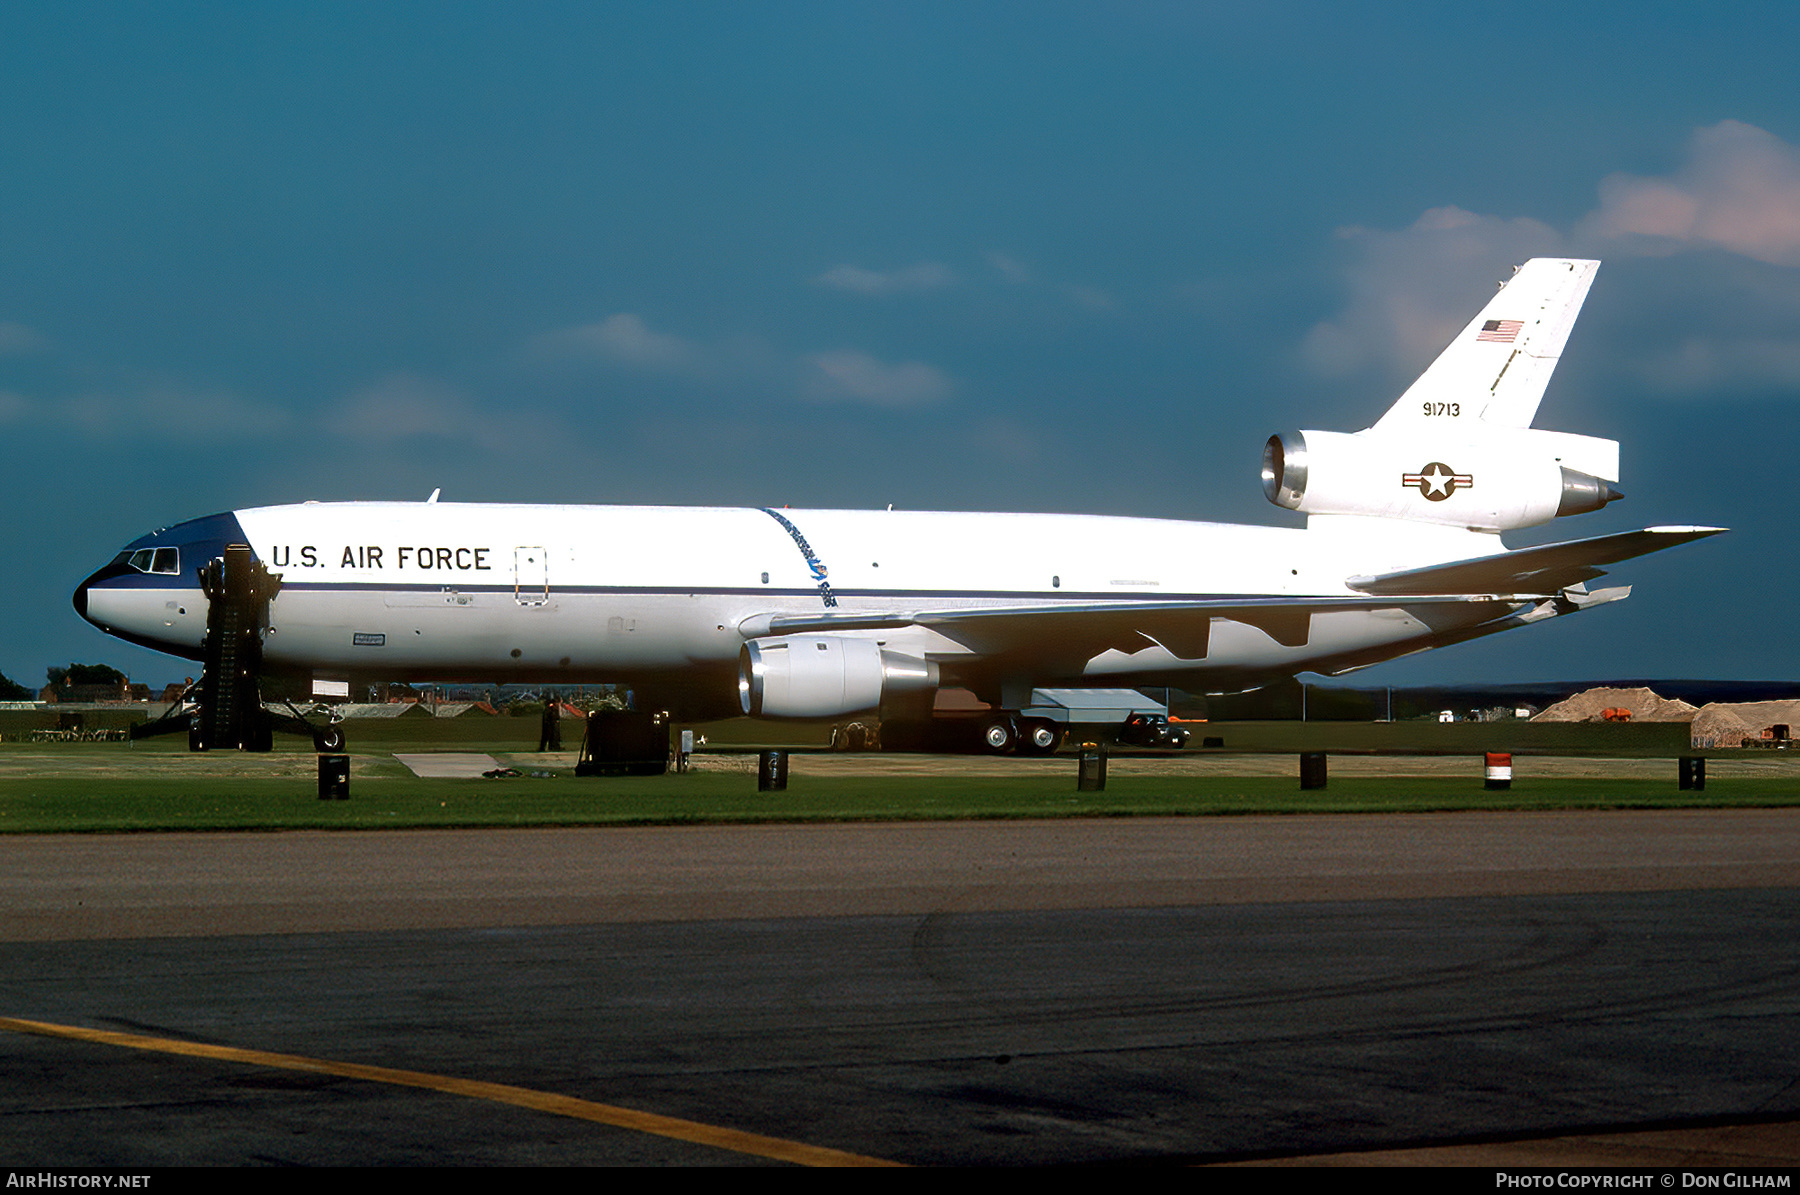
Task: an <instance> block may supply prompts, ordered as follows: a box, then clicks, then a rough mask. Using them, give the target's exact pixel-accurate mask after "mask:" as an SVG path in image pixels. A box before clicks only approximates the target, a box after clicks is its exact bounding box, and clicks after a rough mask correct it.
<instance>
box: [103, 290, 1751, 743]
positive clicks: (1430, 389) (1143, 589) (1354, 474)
mask: <svg viewBox="0 0 1800 1195" xmlns="http://www.w3.org/2000/svg"><path fill="white" fill-rule="evenodd" d="M1599 264H1600V263H1598V262H1594V261H1574V260H1563V259H1554V258H1537V259H1533V260H1531V261H1528V262H1526V263H1525V264H1524V265H1523V266H1521V267H1519V268H1518V269H1517V271H1516V272H1515V273H1514V276H1513V277H1512V279H1511V280H1510V281H1508V282H1507V283H1505V284H1504V285H1503V286H1502V287H1501V289H1500V291H1499V293H1498V294H1496V295H1495V296H1494V298H1493V299H1492V300H1491V301H1490V302H1489V303H1488V304H1487V306H1486V307H1485V308H1483V309H1482V311H1481V314H1479V315H1478V316H1476V317H1475V319H1474V320H1473V321H1472V322H1471V323H1470V324H1469V325H1468V327H1466V328H1464V329H1463V330H1462V332H1460V333H1459V334H1458V335H1457V336H1456V338H1455V339H1454V340H1453V341H1452V342H1451V343H1450V346H1449V347H1448V348H1447V349H1445V350H1444V352H1443V354H1442V355H1441V356H1439V357H1438V358H1437V360H1436V361H1434V362H1433V363H1432V365H1431V367H1430V368H1429V369H1427V370H1426V371H1425V373H1424V374H1423V375H1422V376H1421V377H1420V378H1419V380H1418V381H1416V382H1414V383H1413V385H1412V387H1411V388H1410V389H1408V390H1407V391H1406V393H1405V394H1403V395H1402V396H1401V397H1400V399H1399V401H1398V402H1396V403H1395V404H1394V405H1393V407H1392V408H1391V409H1389V410H1388V412H1387V413H1386V414H1385V415H1383V416H1382V417H1381V418H1380V419H1379V420H1378V421H1377V422H1376V423H1375V424H1374V426H1372V427H1369V428H1366V429H1364V430H1363V431H1360V432H1356V433H1354V434H1344V433H1338V432H1320V431H1305V432H1299V433H1290V434H1286V435H1279V436H1274V437H1271V438H1270V439H1269V441H1268V443H1267V445H1266V446H1265V447H1264V449H1263V465H1262V483H1263V491H1264V493H1265V494H1266V495H1267V496H1268V498H1269V500H1270V501H1271V502H1274V503H1275V504H1277V505H1279V506H1284V507H1287V508H1289V509H1291V510H1297V511H1300V512H1301V513H1303V514H1305V515H1307V516H1308V518H1307V523H1306V526H1305V528H1304V529H1295V528H1272V527H1249V526H1232V525H1223V524H1215V523H1188V522H1175V521H1171V520H1162V519H1131V518H1109V517H1099V516H1092V515H1040V514H974V513H927V512H914V511H896V510H891V509H890V510H885V511H884V510H873V511H861V510H789V509H785V508H782V509H775V508H763V509H714V508H700V507H694V508H689V507H632V506H527V505H498V504H474V503H470V504H463V503H450V502H437V501H436V495H435V494H434V495H432V500H430V501H426V502H417V503H406V502H330V503H314V502H308V503H304V504H301V505H295V506H272V507H261V508H257V509H249V510H239V511H235V512H231V513H227V514H216V515H211V516H208V517H205V518H199V519H193V520H190V521H188V522H184V523H178V524H175V525H174V526H172V527H167V528H165V529H163V530H160V531H154V532H152V533H150V534H149V535H145V536H143V537H142V538H140V539H137V540H134V541H133V542H131V543H130V544H128V545H126V547H125V548H124V550H122V551H121V552H119V553H118V555H117V556H116V557H115V558H114V559H113V560H112V562H111V563H109V564H107V565H106V566H105V567H104V568H101V569H100V570H99V571H98V572H96V573H94V574H93V575H92V576H91V577H89V578H88V579H87V580H86V581H84V582H83V583H82V584H81V586H80V588H79V589H77V590H76V592H75V597H74V602H75V608H76V610H77V611H79V612H80V613H81V615H82V617H84V618H86V619H87V620H88V621H89V622H92V623H93V624H94V625H95V626H97V627H99V628H100V629H101V630H103V631H106V632H107V633H109V634H112V635H116V636H118V637H119V638H122V639H126V640H128V641H130V642H132V643H137V644H141V645H144V646H147V647H151V648H155V649H157V650H159V651H164V652H168V653H170V654H173V655H177V656H185V657H187V658H190V659H201V658H203V640H204V638H205V633H206V620H207V601H208V599H207V596H206V594H205V593H204V592H203V591H202V588H201V585H200V579H201V573H202V572H203V571H204V569H205V567H206V566H207V565H208V564H209V563H210V562H212V561H214V559H215V558H218V557H220V556H221V555H222V554H223V553H224V552H225V549H226V547H227V545H232V544H239V545H248V546H249V549H250V551H251V552H253V553H254V558H255V560H256V561H257V562H259V563H260V565H261V566H262V567H263V568H264V569H266V570H267V572H268V574H270V577H269V578H267V579H265V582H264V584H265V586H266V588H265V591H264V592H267V591H272V592H273V597H272V598H269V599H268V600H266V601H265V602H262V603H261V604H260V605H259V607H258V613H257V621H259V622H260V634H261V649H260V655H261V667H262V668H263V669H264V670H266V671H268V672H271V673H275V672H287V673H295V672H297V673H302V674H306V673H310V674H311V675H312V676H313V677H314V678H315V679H333V680H337V681H346V680H348V681H352V682H356V681H357V680H358V679H359V678H367V679H380V680H405V681H426V680H434V679H435V680H456V681H471V682H497V683H498V682H531V683H546V682H548V683H568V684H574V683H578V682H590V683H591V682H618V683H624V684H629V685H631V686H633V687H634V688H635V689H636V690H637V691H638V693H639V695H640V698H642V699H645V700H648V701H650V702H651V703H653V704H654V705H655V706H656V707H658V708H671V709H674V710H676V711H677V713H678V714H680V715H681V716H684V717H689V718H698V717H707V716H717V715H719V714H723V713H730V712H742V713H745V714H749V715H751V716H752V717H759V718H810V717H836V716H839V715H847V714H853V713H858V712H861V711H868V710H874V709H877V708H880V709H882V710H883V711H884V716H889V715H890V714H891V712H894V711H900V710H907V709H910V710H912V711H914V713H915V714H918V715H920V716H924V715H925V714H927V713H928V711H929V710H930V707H931V700H932V697H933V695H934V694H935V693H936V691H937V690H938V689H939V688H940V687H951V686H954V687H962V688H967V689H970V690H973V691H974V692H975V693H976V694H977V695H978V696H980V697H981V698H983V699H984V700H986V701H988V702H990V703H991V704H992V705H993V706H994V708H995V711H996V712H995V713H994V715H993V716H992V717H991V718H990V719H989V720H988V723H987V725H986V726H985V727H984V730H985V739H986V742H987V744H988V746H989V747H991V748H992V749H994V750H1000V751H1004V750H1010V749H1012V748H1014V747H1015V746H1018V747H1019V748H1020V749H1023V750H1027V751H1033V750H1037V751H1047V750H1050V749H1053V748H1054V746H1055V744H1056V741H1057V732H1056V728H1055V727H1054V726H1051V725H1050V724H1049V723H1041V724H1040V723H1036V722H1034V721H1031V720H1027V719H1023V718H1021V717H1020V716H1019V715H1018V714H1017V713H1016V711H1018V710H1020V709H1022V708H1024V707H1025V706H1026V705H1027V704H1029V701H1030V694H1031V691H1032V689H1033V688H1034V687H1049V686H1069V687H1082V686H1121V685H1123V686H1152V685H1153V686H1174V687H1178V688H1182V689H1187V690H1190V691H1195V692H1202V693H1207V692H1210V693H1219V692H1231V691H1241V690H1244V689H1248V688H1254V687H1257V686H1260V685H1264V684H1268V683H1270V682H1271V681H1273V680H1276V679H1280V678H1285V677H1290V676H1293V675H1295V674H1297V673H1299V672H1304V671H1310V672H1317V673H1324V674H1328V675H1335V674H1338V673H1342V672H1346V671H1349V670H1351V669H1355V668H1362V667H1365V666H1367V665H1370V664H1374V663H1378V662H1380V661H1382V660H1388V659H1392V658H1394V657H1397V656H1402V655H1407V654H1409V653H1412V652H1417V651H1423V650H1425V649H1427V648H1434V647H1442V646H1446V645H1448V644H1453V643H1460V642H1462V641H1464V640H1468V639H1475V638H1478V637H1480V636H1483V635H1488V634H1492V633H1494V632H1496V631H1502V630H1507V629H1509V628H1512V627H1519V626H1525V625H1527V624H1529V623H1535V622H1541V621H1543V620H1546V619H1550V618H1555V617H1559V616H1561V615H1565V614H1572V613H1575V612H1576V611H1580V610H1585V609H1587V608H1589V607H1591V606H1597V605H1600V604H1602V603H1605V602H1610V601H1615V600H1617V599H1619V598H1622V597H1624V596H1626V594H1627V593H1629V589H1627V588H1613V589H1589V588H1588V587H1587V583H1588V582H1589V581H1592V580H1593V579H1594V578H1596V577H1599V576H1602V575H1604V566H1607V565H1610V564H1614V563H1616V562H1618V561H1621V560H1627V559H1630V558H1632V557H1635V556H1640V555H1643V554H1644V553H1647V552H1653V551H1657V550H1659V549H1661V548H1666V547H1671V546H1673V545H1675V544H1680V543H1686V542H1687V541H1689V540H1694V539H1699V538H1701V537H1703V536H1708V535H1714V534H1717V533H1718V532H1719V531H1721V530H1723V529H1722V528H1716V527H1651V528H1646V529H1644V530H1640V531H1630V532H1625V533H1622V534H1615V535H1605V536H1600V537H1598V538H1591V539H1579V540H1573V541H1567V542H1562V543H1555V544H1550V545H1546V546H1539V547H1531V548H1524V549H1519V550H1515V551H1508V550H1507V549H1506V547H1505V545H1504V544H1502V543H1501V541H1500V533H1501V532H1505V531H1511V530H1515V529H1518V528H1523V527H1531V526H1535V525H1538V524H1541V523H1546V522H1548V521H1550V520H1551V519H1553V518H1556V517H1558V516H1562V515H1573V514H1581V513H1583V512H1586V511H1592V510H1598V509H1600V508H1601V507H1603V506H1605V505H1606V504H1607V503H1608V502H1611V501H1613V500H1614V499H1616V498H1619V497H1620V496H1621V495H1620V493H1619V491H1618V490H1617V489H1616V488H1615V486H1616V484H1617V482H1618V480H1619V446H1618V443H1617V442H1616V441H1613V440H1603V439H1597V438H1594V437H1590V436H1579V435H1570V434H1565V433H1561V432H1552V431H1542V430H1539V429H1536V428H1533V427H1532V426H1531V423H1532V420H1533V417H1534V416H1535V415H1536V413H1537V408H1538V402H1539V400H1540V398H1542V396H1543V393H1544V388H1545V385H1546V384H1547V383H1548V381H1549V379H1550V375H1551V372H1552V370H1554V369H1555V367H1556V363H1557V360H1558V358H1559V357H1560V356H1561V354H1562V351H1563V345H1564V343H1565V342H1566V341H1567V339H1568V335H1569V330H1570V327H1571V326H1572V325H1573V324H1574V322H1575V317H1576V315H1577V314H1578V312H1579V311H1580V309H1581V304H1582V301H1583V299H1584V298H1585V297H1586V295H1587V291H1588V286H1589V284H1590V283H1591V282H1592V280H1593V277H1594V273H1595V271H1596V270H1597V269H1598V267H1599ZM240 553H241V549H240ZM259 575H260V573H259Z"/></svg>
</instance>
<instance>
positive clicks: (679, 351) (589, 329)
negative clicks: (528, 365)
mask: <svg viewBox="0 0 1800 1195" xmlns="http://www.w3.org/2000/svg"><path fill="white" fill-rule="evenodd" d="M533 347H534V348H535V349H536V350H537V353H538V354H539V355H540V356H551V357H594V358H600V359H602V360H606V361H611V362H613V363H614V364H617V365H629V366H633V367H635V368H638V369H648V370H655V371H658V372H662V371H669V370H678V371H679V370H687V369H690V368H692V367H693V366H694V365H695V364H696V363H697V362H698V361H699V360H700V358H701V356H702V353H703V350H702V349H701V348H700V346H699V345H696V344H695V343H694V342H692V341H689V340H684V339H682V338H681V337H679V336H671V335H669V334H668V333H666V332H655V331H652V330H651V329H650V326H649V325H648V324H646V323H645V322H644V320H643V317H642V316H639V315H635V314H633V313H631V312H629V311H622V312H620V313H619V314H617V315H609V316H607V317H606V318H605V319H603V320H601V321H600V322H599V323H596V324H583V325H581V326H580V327H575V328H564V329H562V330H560V331H556V332H546V333H545V334H544V335H542V336H539V337H538V338H537V339H536V340H535V341H534V342H533Z"/></svg>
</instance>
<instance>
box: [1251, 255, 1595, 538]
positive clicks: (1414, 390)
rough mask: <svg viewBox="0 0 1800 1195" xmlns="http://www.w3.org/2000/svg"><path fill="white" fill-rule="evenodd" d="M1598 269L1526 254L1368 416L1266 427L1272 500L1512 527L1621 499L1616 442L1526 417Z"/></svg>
mask: <svg viewBox="0 0 1800 1195" xmlns="http://www.w3.org/2000/svg"><path fill="white" fill-rule="evenodd" d="M1599 268H1600V263H1599V262H1597V261H1576V260H1572V259H1563V258H1552V257H1536V258H1533V259H1532V260H1530V261H1528V262H1526V263H1525V264H1524V265H1522V266H1520V267H1519V268H1518V270H1517V271H1516V272H1515V273H1514V274H1513V277H1512V280H1511V281H1510V282H1508V283H1506V285H1505V286H1503V287H1501V289H1500V293H1499V294H1497V295H1495V296H1494V297H1493V298H1492V299H1491V300H1489V302H1488V305H1487V306H1486V307H1484V308H1482V311H1481V314H1480V315H1478V316H1476V317H1475V318H1474V319H1473V320H1471V321H1470V323H1469V326H1468V327H1466V328H1464V329H1463V330H1462V331H1461V332H1460V333H1458V334H1457V337H1456V339H1455V340H1452V341H1451V342H1450V347H1449V348H1447V349H1445V350H1444V351H1443V352H1442V353H1441V354H1439V356H1438V359H1437V360H1436V361H1433V362H1432V363H1431V368H1429V369H1427V370H1426V371H1425V372H1424V373H1423V374H1422V375H1420V377H1419V380H1418V381H1416V382H1414V383H1413V384H1412V386H1411V387H1409V388H1408V389H1407V391H1406V393H1405V394H1403V395H1401V396H1400V401H1398V402H1396V403H1395V404H1394V405H1393V406H1392V407H1391V408H1389V410H1388V412H1387V414H1385V415H1383V416H1382V417H1381V418H1380V419H1379V420H1378V421H1377V422H1376V423H1375V425H1374V426H1373V427H1369V428H1365V429H1363V430H1362V431H1360V432H1356V433H1355V434H1353V435H1344V434H1343V433H1340V432H1319V431H1307V432H1301V433H1299V434H1298V435H1292V434H1290V435H1280V436H1273V437H1271V438H1270V439H1269V442H1268V443H1267V444H1266V445H1265V446H1264V448H1263V492H1264V493H1265V494H1266V495H1268V498H1269V501H1271V502H1273V503H1275V504H1276V505H1277V506H1285V507H1287V508H1289V509H1290V510H1297V511H1300V512H1301V513H1302V514H1306V515H1360V516H1372V517H1375V518H1384V519H1401V520H1405V521H1408V522H1415V523H1436V524H1440V525H1445V526H1451V527H1465V528H1467V529H1469V530H1471V531H1509V530H1513V529H1515V528H1519V527H1534V526H1536V525H1538V524H1540V523H1547V522H1549V521H1550V520H1551V519H1553V518H1556V517H1558V516H1559V515H1571V514H1582V513H1584V512H1586V511H1590V510H1599V509H1600V508H1601V507H1603V506H1605V505H1606V504H1607V503H1608V502H1611V501H1613V500H1615V499H1617V498H1620V497H1622V495H1621V494H1620V493H1619V491H1618V489H1617V488H1616V487H1615V486H1614V484H1613V483H1615V482H1617V481H1618V480H1619V445H1618V442H1617V441H1616V440H1604V439H1600V438H1599V437H1596V436H1577V435H1570V434H1568V433H1566V432H1552V431H1543V430H1540V429H1536V428H1533V427H1532V426H1531V421H1532V419H1533V418H1534V417H1535V416H1536V415H1537V408H1538V402H1539V401H1540V400H1541V399H1542V398H1543V397H1544V388H1545V386H1547V385H1548V384H1549V382H1550V375H1551V374H1552V373H1553V372H1554V371H1555V369H1556V363H1557V361H1558V360H1559V359H1561V357H1562V351H1563V345H1564V344H1566V343H1567V342H1568V339H1569V329H1570V328H1571V327H1572V326H1573V325H1574V323H1575V317H1576V316H1577V315H1578V314H1580V312H1581V304H1582V301H1583V300H1584V299H1586V298H1587V292H1588V287H1589V285H1590V284H1592V282H1593V280H1594V272H1595V271H1596V270H1598V269H1599Z"/></svg>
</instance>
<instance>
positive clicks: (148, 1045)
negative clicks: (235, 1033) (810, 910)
mask: <svg viewBox="0 0 1800 1195" xmlns="http://www.w3.org/2000/svg"><path fill="white" fill-rule="evenodd" d="M0 1029H3V1030H6V1031H8V1032H11V1033H31V1034H36V1035H38V1036H40V1037H60V1038H66V1039H68V1040H70V1041H84V1042H91V1043H94V1044H97V1045H105V1046H122V1047H124V1048H126V1049H131V1050H151V1051H154V1052H156V1053H161V1054H179V1055H182V1056H184V1057H188V1058H208V1059H212V1060H213V1061H216V1062H240V1063H245V1064H247V1065H250V1066H267V1067H274V1068H276V1069H278V1070H289V1071H305V1072H308V1073H310V1074H315V1075H337V1076H339V1077H340V1078H345V1079H365V1080H367V1081H369V1082H371V1083H387V1084H390V1085H393V1086H396V1087H422V1088H424V1089H426V1090H428V1091H441V1092H444V1093H445V1094H447V1095H461V1096H467V1097H468V1098H470V1099H476V1100H491V1101H493V1102H494V1103H497V1104H511V1105H513V1106H514V1107H517V1108H530V1109H532V1110H534V1111H538V1112H549V1113H552V1114H554V1115H556V1116H569V1117H573V1118H574V1119H576V1120H591V1121H594V1122H595V1123H597V1124H605V1125H611V1126H613V1127H614V1128H620V1129H630V1130H632V1131H634V1132H639V1133H650V1134H653V1135H655V1136H658V1137H670V1138H673V1139H675V1140H677V1141H688V1142H692V1143H694V1144H697V1145H710V1146H713V1147H715V1148H717V1149H727V1150H731V1151H733V1152H735V1153H741V1154H749V1155H752V1156H754V1157H759V1158H772V1159H774V1160H776V1161H780V1162H792V1163H794V1164H795V1165H799V1166H898V1165H900V1164H901V1163H898V1162H889V1161H886V1160H884V1159H881V1158H870V1157H864V1156H863V1155H861V1154H853V1153H845V1152H844V1151H842V1150H836V1149H825V1148H823V1147H821V1146H817V1145H804V1144H801V1143H800V1142H798V1141H784V1140H782V1139H781V1138H779V1137H764V1136H761V1135H760V1134H757V1133H746V1132H742V1131H740V1130H738V1129H727V1128H721V1127H719V1126H717V1125H709V1124H700V1123H699V1122H697V1121H692V1120H681V1119H679V1118H677V1117H673V1116H658V1115H656V1114H655V1113H653V1112H638V1111H635V1110H633V1109H631V1108H619V1107H615V1106H614V1105H611V1104H597V1103H594V1102H592V1101H591V1100H582V1099H576V1098H575V1097H573V1096H566V1095H557V1094H555V1093H554V1092H548V1091H533V1090H531V1089H530V1088H528V1087H512V1086H508V1085H507V1084H505V1083H484V1082H482V1081H480V1080H477V1079H457V1078H453V1077H451V1076H449V1075H433V1074H427V1073H425V1072H423V1071H404V1070H395V1069H393V1068H391V1067H385V1066H364V1065H362V1064H361V1063H356V1062H333V1061H331V1060H330V1059H325V1058H307V1057H304V1056H302V1055H299V1054H271V1053H267V1052H265V1051H262V1050H243V1049H238V1048H237V1047H234V1046H210V1045H206V1044H204V1043H202V1042H191V1041H177V1040H175V1039H174V1038H168V1037H145V1036H143V1035H141V1034H136V1033H116V1032H113V1031H111V1030H106V1029H83V1028H80V1027H79V1026H74V1025H52V1024H49V1023H47V1022H44V1021H24V1020H19V1019H17V1018H13V1017H0Z"/></svg>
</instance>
